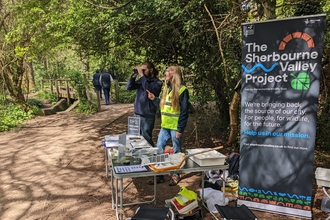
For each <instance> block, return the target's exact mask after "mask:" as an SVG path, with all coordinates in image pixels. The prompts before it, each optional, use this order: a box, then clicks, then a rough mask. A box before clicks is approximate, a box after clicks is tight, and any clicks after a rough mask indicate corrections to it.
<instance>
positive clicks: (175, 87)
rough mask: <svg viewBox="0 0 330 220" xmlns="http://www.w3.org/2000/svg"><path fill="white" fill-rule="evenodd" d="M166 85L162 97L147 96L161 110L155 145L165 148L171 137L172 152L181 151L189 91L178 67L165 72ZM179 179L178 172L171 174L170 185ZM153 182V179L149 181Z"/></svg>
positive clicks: (151, 94)
mask: <svg viewBox="0 0 330 220" xmlns="http://www.w3.org/2000/svg"><path fill="white" fill-rule="evenodd" d="M165 81H166V85H164V88H163V90H162V97H161V99H159V98H158V97H156V96H155V95H154V94H153V93H152V92H150V91H147V92H148V97H149V99H150V100H152V101H153V102H154V103H155V105H157V106H158V105H159V107H160V112H161V129H160V132H159V135H158V140H157V147H158V148H161V150H162V152H164V150H165V146H166V143H167V141H168V140H169V139H172V144H173V150H174V153H179V152H181V145H182V134H183V131H184V129H185V128H186V125H187V122H188V114H189V112H188V102H189V92H188V89H187V87H186V86H184V85H183V82H182V81H183V80H182V75H181V70H180V67H179V66H177V65H171V66H169V67H168V68H167V70H166V72H165ZM156 180H157V183H162V182H164V176H157V178H156ZM179 181H180V176H179V174H173V175H172V178H171V181H170V183H169V185H170V186H175V185H177V183H178V182H179ZM148 183H149V184H153V181H149V182H148Z"/></svg>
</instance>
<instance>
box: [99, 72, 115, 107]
mask: <svg viewBox="0 0 330 220" xmlns="http://www.w3.org/2000/svg"><path fill="white" fill-rule="evenodd" d="M112 80H113V78H112V76H111V74H110V73H109V71H108V69H107V68H104V70H103V73H102V74H101V76H100V84H101V86H102V89H103V93H104V98H105V104H106V105H109V104H110V89H111V81H112Z"/></svg>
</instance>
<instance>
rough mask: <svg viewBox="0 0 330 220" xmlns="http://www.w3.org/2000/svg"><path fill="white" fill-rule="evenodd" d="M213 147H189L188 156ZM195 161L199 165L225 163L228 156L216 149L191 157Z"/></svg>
mask: <svg viewBox="0 0 330 220" xmlns="http://www.w3.org/2000/svg"><path fill="white" fill-rule="evenodd" d="M210 149H211V148H196V149H188V150H187V153H188V156H189V155H190V154H195V153H197V152H201V151H205V150H210ZM190 158H191V160H193V161H194V162H195V163H197V164H198V165H199V166H213V165H223V164H225V160H226V156H225V155H223V154H222V153H219V152H218V151H216V150H212V151H208V152H205V153H201V154H197V155H194V156H191V157H190Z"/></svg>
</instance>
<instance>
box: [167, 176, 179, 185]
mask: <svg viewBox="0 0 330 220" xmlns="http://www.w3.org/2000/svg"><path fill="white" fill-rule="evenodd" d="M180 180H181V178H180V176H179V174H173V175H172V178H171V180H170V182H169V184H168V185H169V186H176V185H177V184H178V183H179V182H180Z"/></svg>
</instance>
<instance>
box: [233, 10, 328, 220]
mask: <svg viewBox="0 0 330 220" xmlns="http://www.w3.org/2000/svg"><path fill="white" fill-rule="evenodd" d="M324 29H325V15H315V16H305V17H296V18H289V19H278V20H270V21H265V22H257V23H245V24H242V44H243V45H242V99H241V140H240V153H241V156H240V170H239V173H240V179H239V198H238V205H241V204H245V205H247V206H248V207H250V208H255V209H259V210H265V211H270V212H275V213H280V214H286V215H293V216H300V217H307V218H309V217H311V205H312V181H313V163H314V146H315V135H316V114H317V109H318V105H317V101H318V96H319V85H320V82H319V80H320V77H321V68H322V66H321V59H322V52H323V36H324Z"/></svg>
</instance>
